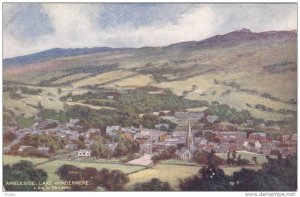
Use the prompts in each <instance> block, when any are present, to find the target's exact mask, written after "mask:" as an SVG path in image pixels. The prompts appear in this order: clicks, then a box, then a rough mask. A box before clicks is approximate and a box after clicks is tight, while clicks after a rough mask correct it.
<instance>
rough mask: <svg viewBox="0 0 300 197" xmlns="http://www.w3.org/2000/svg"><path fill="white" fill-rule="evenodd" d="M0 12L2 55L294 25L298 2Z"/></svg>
mask: <svg viewBox="0 0 300 197" xmlns="http://www.w3.org/2000/svg"><path fill="white" fill-rule="evenodd" d="M168 8H169V9H168ZM166 10H167V11H166ZM3 12H4V13H3V38H4V40H3V46H4V49H3V52H4V57H14V56H19V55H24V54H29V53H33V52H38V51H42V50H46V49H50V48H55V47H60V48H73V47H95V46H112V47H142V46H161V45H168V44H172V43H175V42H181V41H188V40H201V39H204V38H207V37H209V36H212V35H214V34H221V33H226V32H229V31H232V30H236V29H241V28H244V27H245V28H249V29H251V30H253V31H257V32H258V31H267V30H291V29H296V27H297V5H296V4H280V5H279V4H277V5H276V4H241V5H237V4H213V5H209V4H143V5H142V4H61V3H60V4H54V3H46V4H29V3H14V4H10V3H5V4H4V9H3ZM156 13H157V14H156ZM155 14H156V15H155ZM146 19H147V20H146Z"/></svg>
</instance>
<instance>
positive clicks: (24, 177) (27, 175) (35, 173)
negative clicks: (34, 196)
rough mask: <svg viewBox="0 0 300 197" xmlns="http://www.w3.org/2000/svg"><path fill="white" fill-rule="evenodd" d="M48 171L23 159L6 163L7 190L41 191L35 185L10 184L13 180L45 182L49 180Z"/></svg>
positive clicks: (5, 181) (5, 186) (5, 179)
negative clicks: (9, 163)
mask: <svg viewBox="0 0 300 197" xmlns="http://www.w3.org/2000/svg"><path fill="white" fill-rule="evenodd" d="M47 177H48V175H47V173H46V172H45V171H44V170H41V169H37V168H35V167H34V165H33V164H32V163H31V162H29V161H24V160H21V161H20V162H18V163H14V164H12V166H10V165H4V167H3V183H4V188H5V191H40V190H41V189H39V188H35V185H10V184H9V183H10V182H12V181H14V182H15V181H17V182H29V181H30V182H36V183H38V182H44V181H46V180H47Z"/></svg>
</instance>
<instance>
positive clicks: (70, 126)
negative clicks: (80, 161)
mask: <svg viewBox="0 0 300 197" xmlns="http://www.w3.org/2000/svg"><path fill="white" fill-rule="evenodd" d="M79 122H80V121H79V119H70V121H69V122H67V123H65V124H60V123H59V122H58V121H55V120H51V119H46V120H43V121H38V122H37V123H35V124H34V125H33V126H32V127H30V128H25V129H18V128H10V129H9V130H8V131H9V132H12V133H13V134H14V135H15V136H16V138H15V139H14V140H13V141H12V142H11V143H9V144H8V145H6V146H5V147H3V152H4V153H9V152H10V151H11V150H12V148H13V147H14V146H16V145H18V144H19V142H20V141H21V140H22V139H23V138H24V137H25V136H27V135H34V134H45V135H49V136H53V137H54V136H57V137H60V138H62V139H63V141H64V143H65V146H64V149H65V150H69V151H71V152H76V155H77V157H78V158H81V157H90V155H91V150H90V146H91V144H92V142H93V140H90V139H92V137H93V136H97V135H99V134H100V129H95V128H91V129H89V130H87V131H85V132H83V133H82V132H80V131H81V130H82V129H83V128H82V127H81V126H80V125H79ZM79 136H83V137H84V139H85V141H84V143H85V147H86V148H87V149H82V150H81V149H79V147H78V144H77V143H76V141H78V139H79ZM28 149H31V150H35V151H36V152H37V153H40V154H43V155H51V153H52V152H51V150H50V147H49V146H48V145H47V144H44V145H43V146H39V147H33V146H27V145H26V146H25V145H21V146H19V147H18V149H17V153H18V154H22V153H23V152H24V151H25V150H28Z"/></svg>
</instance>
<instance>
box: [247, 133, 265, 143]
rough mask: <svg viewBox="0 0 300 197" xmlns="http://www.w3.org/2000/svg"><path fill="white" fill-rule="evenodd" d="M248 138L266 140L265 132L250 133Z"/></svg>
mask: <svg viewBox="0 0 300 197" xmlns="http://www.w3.org/2000/svg"><path fill="white" fill-rule="evenodd" d="M248 139H249V140H259V141H265V140H267V134H266V133H262V132H256V133H250V134H249V136H248Z"/></svg>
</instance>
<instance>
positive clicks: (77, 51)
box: [3, 47, 128, 66]
mask: <svg viewBox="0 0 300 197" xmlns="http://www.w3.org/2000/svg"><path fill="white" fill-rule="evenodd" d="M127 49H128V48H111V47H94V48H74V49H72V48H71V49H62V48H54V49H50V50H46V51H42V52H38V53H34V54H30V55H24V56H19V57H14V58H7V59H4V60H3V66H9V65H22V64H31V63H36V62H44V61H48V60H51V59H56V58H62V57H71V56H77V55H87V54H93V53H101V52H110V51H122V50H127Z"/></svg>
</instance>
